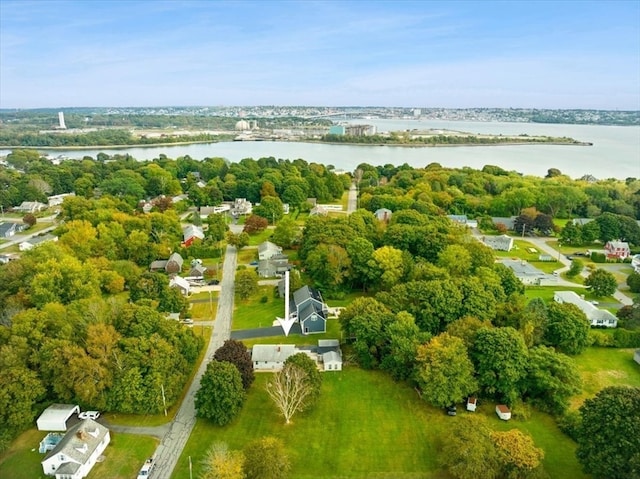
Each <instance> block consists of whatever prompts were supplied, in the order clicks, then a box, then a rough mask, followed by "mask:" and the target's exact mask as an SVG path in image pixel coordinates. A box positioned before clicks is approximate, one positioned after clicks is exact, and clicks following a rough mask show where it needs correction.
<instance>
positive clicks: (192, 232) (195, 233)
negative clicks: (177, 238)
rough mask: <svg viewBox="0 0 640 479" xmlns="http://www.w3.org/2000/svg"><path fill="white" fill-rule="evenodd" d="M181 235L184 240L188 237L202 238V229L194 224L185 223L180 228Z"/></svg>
mask: <svg viewBox="0 0 640 479" xmlns="http://www.w3.org/2000/svg"><path fill="white" fill-rule="evenodd" d="M182 236H183V238H184V240H185V241H186V240H188V239H189V238H200V239H203V238H204V231H202V228H200V227H199V226H196V225H186V226H185V227H183V228H182Z"/></svg>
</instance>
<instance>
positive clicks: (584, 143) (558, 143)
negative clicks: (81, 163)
mask: <svg viewBox="0 0 640 479" xmlns="http://www.w3.org/2000/svg"><path fill="white" fill-rule="evenodd" d="M271 141H281V142H286V143H307V144H315V145H332V146H385V147H389V148H394V147H399V148H455V147H460V146H484V147H486V146H527V145H529V146H530V145H536V146H538V145H539V146H544V145H549V146H593V143H591V142H588V141H576V142H563V141H539V142H536V141H522V142H516V141H514V142H506V141H505V142H501V143H438V144H435V145H433V144H425V143H422V144H420V143H348V142H344V143H343V142H329V141H314V140H284V139H278V140H240V141H237V140H221V141H210V140H198V141H179V142H171V143H147V144H132V145H86V146H85V145H83V146H2V145H0V149H2V150H51V151H65V150H71V151H83V150H97V149H106V150H127V149H130V148H158V147H162V146H186V145H197V144H215V143H270V142H271Z"/></svg>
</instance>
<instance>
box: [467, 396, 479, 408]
mask: <svg viewBox="0 0 640 479" xmlns="http://www.w3.org/2000/svg"><path fill="white" fill-rule="evenodd" d="M476 407H478V398H475V397H473V396H470V397H469V399H467V411H471V412H474V411H475V410H476Z"/></svg>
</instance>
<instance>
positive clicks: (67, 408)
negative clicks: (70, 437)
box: [36, 404, 80, 431]
mask: <svg viewBox="0 0 640 479" xmlns="http://www.w3.org/2000/svg"><path fill="white" fill-rule="evenodd" d="M79 413H80V407H79V406H78V405H75V404H52V405H51V406H49V407H48V408H47V409H45V410H44V411H42V414H40V417H39V418H38V419H37V420H36V424H37V426H38V431H66V430H67V421H68V420H69V418H70V417H71V416H73V415H74V414H79Z"/></svg>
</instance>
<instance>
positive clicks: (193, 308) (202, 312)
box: [189, 291, 218, 321]
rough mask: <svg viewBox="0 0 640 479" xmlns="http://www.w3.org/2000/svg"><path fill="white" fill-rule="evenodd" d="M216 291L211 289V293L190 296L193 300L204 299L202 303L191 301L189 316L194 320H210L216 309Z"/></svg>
mask: <svg viewBox="0 0 640 479" xmlns="http://www.w3.org/2000/svg"><path fill="white" fill-rule="evenodd" d="M217 298H218V292H217V291H212V292H211V295H209V293H198V294H197V295H193V296H191V297H190V298H189V299H190V300H191V301H193V300H194V299H200V300H206V302H204V303H193V302H192V303H191V305H190V308H189V312H190V313H191V317H192V318H193V319H194V320H198V319H202V320H206V321H211V320H213V319H214V317H215V315H216V311H217V309H218V300H217Z"/></svg>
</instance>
